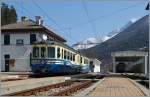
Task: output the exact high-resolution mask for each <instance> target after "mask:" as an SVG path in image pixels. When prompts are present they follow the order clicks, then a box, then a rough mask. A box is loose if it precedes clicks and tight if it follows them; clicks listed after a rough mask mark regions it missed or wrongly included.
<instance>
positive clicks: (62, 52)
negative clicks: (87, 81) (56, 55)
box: [61, 49, 64, 59]
mask: <svg viewBox="0 0 150 97" xmlns="http://www.w3.org/2000/svg"><path fill="white" fill-rule="evenodd" d="M61 54H62V59H63V57H64V51H63V49H62V51H61Z"/></svg>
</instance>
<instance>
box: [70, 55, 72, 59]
mask: <svg viewBox="0 0 150 97" xmlns="http://www.w3.org/2000/svg"><path fill="white" fill-rule="evenodd" d="M70 59H71V61H72V53H71V54H70Z"/></svg>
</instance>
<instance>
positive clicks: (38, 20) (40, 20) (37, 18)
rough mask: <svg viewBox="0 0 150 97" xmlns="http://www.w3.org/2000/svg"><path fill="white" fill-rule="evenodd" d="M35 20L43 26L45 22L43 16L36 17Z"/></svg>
mask: <svg viewBox="0 0 150 97" xmlns="http://www.w3.org/2000/svg"><path fill="white" fill-rule="evenodd" d="M35 20H36V23H37V24H38V25H43V20H42V18H41V16H36V17H35Z"/></svg>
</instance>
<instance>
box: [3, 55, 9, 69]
mask: <svg viewBox="0 0 150 97" xmlns="http://www.w3.org/2000/svg"><path fill="white" fill-rule="evenodd" d="M4 57H5V72H8V71H9V59H10V55H4Z"/></svg>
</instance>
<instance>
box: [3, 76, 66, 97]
mask: <svg viewBox="0 0 150 97" xmlns="http://www.w3.org/2000/svg"><path fill="white" fill-rule="evenodd" d="M64 81H65V77H63V76H57V77H46V78H29V79H26V80H17V81H8V82H1V95H3V94H9V93H13V92H18V91H22V90H26V89H32V88H36V87H41V86H46V85H50V84H55V83H59V82H64Z"/></svg>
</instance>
